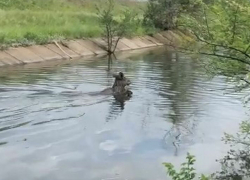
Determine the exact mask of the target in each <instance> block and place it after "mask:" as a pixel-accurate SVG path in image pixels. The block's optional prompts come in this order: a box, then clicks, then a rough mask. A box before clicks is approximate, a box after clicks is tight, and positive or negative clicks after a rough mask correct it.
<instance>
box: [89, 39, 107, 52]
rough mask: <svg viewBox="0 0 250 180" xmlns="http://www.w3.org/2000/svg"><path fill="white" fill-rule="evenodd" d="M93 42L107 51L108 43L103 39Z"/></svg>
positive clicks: (93, 40)
mask: <svg viewBox="0 0 250 180" xmlns="http://www.w3.org/2000/svg"><path fill="white" fill-rule="evenodd" d="M91 41H92V42H93V43H94V44H96V45H97V46H98V47H100V48H101V49H103V50H106V49H107V42H106V41H104V39H102V38H94V39H91Z"/></svg>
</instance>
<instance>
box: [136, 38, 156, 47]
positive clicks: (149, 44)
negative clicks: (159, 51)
mask: <svg viewBox="0 0 250 180" xmlns="http://www.w3.org/2000/svg"><path fill="white" fill-rule="evenodd" d="M140 39H141V41H142V42H143V43H144V44H147V45H148V46H149V47H154V46H157V44H155V43H154V42H152V41H149V40H148V39H146V38H144V37H140Z"/></svg>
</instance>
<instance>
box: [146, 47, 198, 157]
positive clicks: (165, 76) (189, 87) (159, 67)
mask: <svg viewBox="0 0 250 180" xmlns="http://www.w3.org/2000/svg"><path fill="white" fill-rule="evenodd" d="M161 54H162V55H160V56H159V54H158V55H157V54H156V55H155V54H149V55H148V56H146V57H145V58H144V61H147V62H148V63H151V60H152V59H155V60H154V62H153V63H151V64H150V65H149V66H148V67H149V68H150V69H147V71H150V72H155V73H158V75H157V76H154V83H155V86H154V88H155V90H156V92H159V96H160V99H161V102H160V103H157V102H156V105H157V107H158V108H159V109H161V110H163V111H164V112H165V114H164V115H163V117H164V118H166V119H167V120H170V122H171V123H172V124H173V126H172V127H171V128H170V130H169V131H167V133H166V134H165V135H164V139H165V140H166V139H168V138H170V139H171V141H172V142H171V144H172V145H173V146H174V147H175V148H176V149H177V148H178V146H179V145H178V144H181V143H183V141H186V140H187V138H186V137H185V136H187V135H191V134H192V130H191V129H192V128H193V127H195V126H196V124H197V121H194V118H193V115H194V114H197V112H196V111H197V104H196V102H198V100H197V99H195V98H197V97H195V96H192V94H193V91H194V85H195V83H196V82H197V81H196V80H197V79H196V77H197V76H194V75H193V72H194V70H195V68H196V66H195V63H193V62H192V61H191V60H190V59H187V58H186V59H183V58H182V57H184V56H179V55H178V54H177V53H175V52H169V51H165V52H163V53H161ZM157 84H160V85H158V86H157ZM189 116H191V117H192V118H190V117H189ZM190 128H191V129H190ZM164 143H166V141H164ZM175 153H177V151H176V152H175Z"/></svg>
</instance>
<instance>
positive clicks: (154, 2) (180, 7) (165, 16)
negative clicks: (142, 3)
mask: <svg viewBox="0 0 250 180" xmlns="http://www.w3.org/2000/svg"><path fill="white" fill-rule="evenodd" d="M200 3H201V2H200V0H149V2H148V5H147V9H146V11H145V15H144V23H145V24H146V25H148V26H152V25H153V26H154V27H155V28H158V29H161V30H169V29H176V28H177V24H178V23H177V20H178V18H179V17H180V16H181V14H184V13H185V14H190V15H194V14H195V12H196V11H197V9H199V7H200Z"/></svg>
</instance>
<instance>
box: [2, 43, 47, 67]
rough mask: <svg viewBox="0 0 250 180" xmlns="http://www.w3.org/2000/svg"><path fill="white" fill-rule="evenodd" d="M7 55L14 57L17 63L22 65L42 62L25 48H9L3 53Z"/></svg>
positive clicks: (41, 59)
mask: <svg viewBox="0 0 250 180" xmlns="http://www.w3.org/2000/svg"><path fill="white" fill-rule="evenodd" d="M5 52H6V53H7V54H9V55H11V56H13V57H15V58H16V59H18V60H19V61H22V62H23V63H33V62H41V61H44V59H43V58H41V57H40V56H38V55H37V54H35V53H34V52H32V51H30V50H29V49H27V48H25V47H18V48H11V49H8V50H6V51H5Z"/></svg>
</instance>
